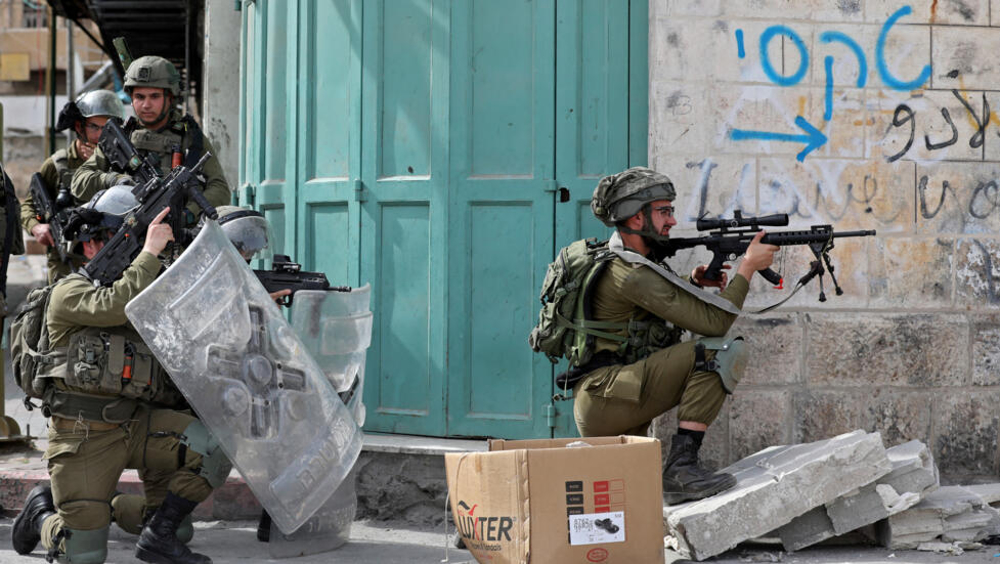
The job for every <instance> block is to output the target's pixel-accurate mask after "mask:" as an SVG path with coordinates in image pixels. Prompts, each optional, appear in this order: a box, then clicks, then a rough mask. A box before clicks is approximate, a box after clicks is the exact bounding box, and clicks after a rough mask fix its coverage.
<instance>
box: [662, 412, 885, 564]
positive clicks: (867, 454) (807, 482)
mask: <svg viewBox="0 0 1000 564" xmlns="http://www.w3.org/2000/svg"><path fill="white" fill-rule="evenodd" d="M891 470H892V465H891V464H890V462H889V458H888V457H887V456H886V452H885V448H884V447H883V446H882V438H881V436H880V435H879V434H878V433H865V432H864V431H855V432H853V433H846V434H843V435H840V436H837V437H834V438H832V439H826V440H823V441H817V442H814V443H806V444H798V445H789V446H779V447H770V448H767V449H764V450H762V451H760V452H758V453H757V454H754V455H752V456H749V457H747V458H744V459H743V460H741V461H739V462H737V463H736V464H733V465H732V466H730V467H728V468H726V469H724V470H723V472H728V473H730V474H733V475H734V476H736V479H737V481H738V482H737V484H736V486H734V487H733V488H732V489H730V490H728V491H725V492H723V493H721V494H718V495H715V496H712V497H709V498H706V499H703V500H699V501H695V502H690V503H684V504H680V505H675V506H667V507H664V508H663V518H664V521H665V522H666V526H667V532H668V534H670V535H671V536H674V537H675V538H676V540H677V542H676V546H677V548H678V553H680V554H681V556H683V557H687V558H694V559H696V560H703V559H705V558H708V557H710V556H714V555H716V554H721V553H723V552H725V551H727V550H729V549H730V548H733V547H734V546H736V545H737V544H739V543H740V542H743V541H745V540H749V539H752V538H755V537H759V536H762V535H765V534H767V533H769V532H770V531H773V530H774V529H777V528H779V527H781V526H782V525H784V524H786V523H788V522H789V521H791V520H792V519H794V518H795V517H798V516H799V515H802V514H804V513H806V512H807V511H809V510H810V509H812V508H814V507H818V506H821V505H823V504H825V503H828V502H831V501H833V500H835V499H837V498H838V497H840V496H842V495H845V494H847V493H849V492H852V491H855V490H857V489H858V488H861V487H862V486H864V485H866V484H870V483H871V482H873V481H875V480H876V479H878V478H881V477H882V476H884V475H886V474H888V473H889V472H890V471H891Z"/></svg>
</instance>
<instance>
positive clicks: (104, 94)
mask: <svg viewBox="0 0 1000 564" xmlns="http://www.w3.org/2000/svg"><path fill="white" fill-rule="evenodd" d="M94 116H107V117H109V118H118V119H119V120H124V119H125V110H124V109H123V108H122V103H121V101H120V100H118V97H117V96H115V94H114V92H111V91H110V90H91V91H90V92H84V93H83V94H80V95H79V96H77V97H76V100H73V101H72V102H67V103H66V105H65V106H63V108H62V110H59V117H58V119H57V120H56V131H65V130H67V129H69V128H71V127H73V126H74V125H75V124H76V122H78V121H83V120H85V119H87V118H89V117H94Z"/></svg>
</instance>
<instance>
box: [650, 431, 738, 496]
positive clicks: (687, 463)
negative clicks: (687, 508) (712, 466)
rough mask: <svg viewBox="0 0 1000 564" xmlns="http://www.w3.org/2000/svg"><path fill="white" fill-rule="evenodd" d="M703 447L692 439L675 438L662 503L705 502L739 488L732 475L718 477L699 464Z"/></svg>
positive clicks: (666, 472)
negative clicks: (734, 487)
mask: <svg viewBox="0 0 1000 564" xmlns="http://www.w3.org/2000/svg"><path fill="white" fill-rule="evenodd" d="M699 446H700V445H698V443H697V442H696V441H695V439H694V437H691V436H689V435H674V438H673V441H671V443H670V455H669V456H668V457H667V466H666V468H664V469H663V500H664V501H665V502H666V504H667V505H676V504H678V503H682V502H685V501H693V500H696V499H702V498H705V497H708V496H710V495H715V494H717V493H720V492H724V491H726V490H728V489H729V488H731V487H733V486H735V485H736V478H735V477H734V476H733V475H732V474H725V473H722V472H719V473H715V472H712V471H711V470H708V469H707V468H705V467H703V466H702V465H701V463H700V462H698V448H699Z"/></svg>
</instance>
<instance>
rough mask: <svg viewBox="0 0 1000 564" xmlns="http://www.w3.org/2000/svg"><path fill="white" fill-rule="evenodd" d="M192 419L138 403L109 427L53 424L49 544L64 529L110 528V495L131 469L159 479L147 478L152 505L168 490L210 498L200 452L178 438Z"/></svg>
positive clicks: (45, 539) (47, 524) (44, 531)
mask: <svg viewBox="0 0 1000 564" xmlns="http://www.w3.org/2000/svg"><path fill="white" fill-rule="evenodd" d="M193 421H195V418H194V417H193V416H191V415H188V414H185V413H181V412H179V411H174V410H171V409H154V408H151V407H148V406H140V407H139V409H137V410H136V412H135V414H134V415H133V417H132V419H131V420H130V421H129V422H127V423H124V424H122V425H120V426H117V427H114V428H111V429H103V427H102V429H103V430H96V427H97V426H96V425H91V424H88V423H87V422H86V421H79V422H76V423H75V425H73V427H72V428H61V429H57V428H56V427H55V425H52V424H50V425H49V435H48V437H49V447H48V449H47V450H46V451H45V458H46V459H47V462H48V469H49V478H50V480H51V483H52V497H53V501H54V502H55V505H56V510H57V514H55V515H53V516H51V517H49V518H48V519H46V520H45V523H44V524H43V526H42V544H43V545H44V546H45V548H46V549H49V550H51V549H52V548H53V546H54V544H56V543H59V542H60V539H61V537H62V535H60V534H59V533H60V531H62V530H63V529H74V530H82V531H88V530H97V529H103V528H106V527H108V525H109V523H110V521H111V498H112V496H113V495H114V493H115V488H116V486H117V485H118V479H119V478H120V477H121V474H122V472H123V471H124V470H125V469H127V468H132V469H136V470H139V471H140V474H143V475H144V478H147V479H148V478H151V477H152V478H155V479H152V480H149V481H148V482H147V481H144V488H145V490H146V491H145V495H146V500H147V504H149V505H151V506H153V507H155V506H159V505H160V503H162V501H163V499H164V497H166V494H167V491H170V492H173V493H174V494H176V495H178V496H180V497H182V498H184V499H188V500H191V501H196V502H200V501H202V500H204V499H205V498H207V497H208V496H209V494H210V493H211V492H212V487H211V486H210V485H209V483H208V481H207V480H206V479H205V478H203V477H201V476H200V475H198V470H199V469H200V468H201V463H202V456H201V455H200V454H198V453H197V452H194V451H193V450H191V449H187V448H181V446H182V445H181V442H180V439H179V438H178V437H179V436H180V435H181V434H182V433H183V432H184V430H185V429H187V427H188V425H190V424H191V423H192V422H193ZM150 473H151V474H150ZM167 477H169V480H168V479H166V478H167ZM147 484H148V485H147ZM164 484H165V485H166V487H163V486H164ZM59 549H60V552H62V551H63V548H62V547H61V546H60V547H59Z"/></svg>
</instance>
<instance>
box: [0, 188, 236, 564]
mask: <svg viewBox="0 0 1000 564" xmlns="http://www.w3.org/2000/svg"><path fill="white" fill-rule="evenodd" d="M129 196H131V192H129V191H128V190H127V189H124V188H113V189H111V190H108V191H107V192H105V193H101V194H98V195H97V196H96V197H95V198H94V200H93V201H92V202H90V203H88V204H87V205H86V206H84V207H82V208H81V209H80V210H78V212H75V213H79V214H80V215H81V217H82V218H84V220H85V221H84V224H83V226H82V227H80V228H79V231H78V234H77V235H76V239H77V240H79V241H81V242H82V247H83V248H82V251H83V254H84V256H86V257H87V259H88V260H89V259H91V258H93V257H94V255H96V254H97V252H98V251H100V249H101V248H102V247H103V245H104V243H105V242H106V241H107V240H108V239H109V238H110V236H111V235H112V234H113V233H114V231H115V230H116V229H117V228H118V227H119V226H120V225H121V223H122V221H123V219H124V215H125V212H126V211H127V210H128V209H129V207H130V206H131V205H133V204H132V203H131V202H129V201H128V197H129ZM132 202H134V200H132ZM168 211H169V210H164V211H163V213H161V214H160V215H159V216H158V217H157V218H156V219H155V220H154V221H153V222H152V223H151V224H150V226H149V229H148V230H147V233H146V240H145V243H144V246H143V250H142V252H141V253H140V254H139V255H138V256H137V257H136V258H135V260H133V261H132V264H131V265H130V266H129V267H128V268H127V269H126V270H125V271H124V272H123V274H122V276H121V277H120V278H119V279H118V280H116V281H115V282H114V283H113V284H112V285H111V286H110V287H103V286H94V284H93V283H92V282H91V281H90V280H89V279H87V278H86V277H85V276H83V275H82V274H73V275H70V276H68V277H66V278H64V279H62V280H60V281H59V282H57V283H56V284H55V285H54V286H53V287H52V289H51V294H50V295H49V298H48V307H47V309H46V313H45V330H46V331H47V337H48V342H49V343H50V346H49V347H48V348H47V349H46V351H45V356H46V357H47V358H48V359H50V361H46V362H42V363H40V368H39V369H38V371H37V373H36V374H35V376H34V379H35V381H37V380H39V379H41V380H43V381H44V382H46V383H45V384H44V385H43V389H44V392H43V394H42V397H43V399H42V401H43V407H42V409H43V413H45V414H46V415H48V416H51V422H50V425H49V436H48V438H49V446H48V449H47V450H46V453H45V458H46V459H47V460H48V469H49V476H50V479H51V484H52V486H51V491H50V490H49V489H48V488H47V487H44V486H39V487H37V488H35V489H34V490H32V491H31V492H30V493H29V495H28V499H27V501H26V502H25V505H24V509H23V510H22V512H21V513H20V514H19V515H18V516H17V518H16V519H15V521H14V526H13V530H12V533H11V540H12V542H13V545H14V549H15V550H16V551H17V552H18V553H19V554H27V553H29V552H31V551H32V550H33V549H34V548H35V546H36V545H37V544H38V542H39V541H41V542H42V544H43V546H45V548H46V549H48V550H49V555H50V556H52V557H55V558H58V559H59V561H60V562H72V563H81V562H83V563H101V562H104V559H105V557H106V555H107V539H108V525H109V523H110V520H111V504H110V502H111V499H112V496H113V495H114V492H115V486H116V485H117V484H118V480H119V477H120V475H121V473H122V471H123V470H124V469H125V468H136V469H140V470H142V469H151V470H156V471H159V472H168V473H170V474H171V478H170V481H169V485H168V487H167V488H166V489H165V491H163V492H156V491H150V490H149V489H147V491H146V495H147V497H150V498H152V497H153V496H156V495H160V496H161V497H160V498H159V499H154V500H151V501H153V502H154V503H155V506H156V507H157V509H156V511H155V513H154V514H153V516H152V517H151V518H150V519H149V522H148V523H146V525H145V527H144V528H143V530H142V533H141V535H140V537H139V540H138V542H137V544H136V556H137V557H138V558H139V559H141V560H144V561H146V562H161V563H184V564H206V563H210V562H211V559H209V558H208V557H207V556H204V555H201V554H196V553H193V552H191V550H190V549H188V548H187V547H186V546H184V544H183V543H182V542H181V541H180V540H178V538H177V536H176V531H177V528H178V527H179V526H180V524H181V522H182V521H183V520H184V519H185V517H187V516H188V515H190V513H191V512H192V511H193V510H194V508H195V506H196V505H197V504H198V503H199V502H201V501H202V500H204V499H205V498H207V497H208V495H209V494H210V493H211V491H212V489H213V488H215V487H218V486H219V485H221V484H222V483H223V482H224V481H225V479H226V477H227V476H228V475H229V470H230V469H231V465H230V463H229V461H228V459H226V457H225V455H224V454H223V453H222V450H221V449H220V448H219V447H218V444H217V443H216V441H215V440H214V438H213V437H212V436H211V434H210V433H209V432H208V430H207V429H206V428H205V426H204V425H203V424H202V423H201V422H200V421H198V420H197V419H196V418H195V417H193V416H191V415H189V414H186V413H182V412H179V411H176V410H173V409H169V408H166V407H164V406H170V405H173V404H175V403H176V402H177V401H178V397H179V393H178V392H177V390H176V388H174V387H173V385H172V384H171V383H170V380H169V378H168V377H167V374H166V371H165V370H163V368H162V367H161V366H160V365H159V364H158V363H157V361H156V359H155V357H154V356H153V355H152V354H151V352H150V350H149V349H148V348H147V347H146V346H145V344H143V342H142V340H141V338H140V337H139V335H138V334H137V333H135V331H134V330H132V329H131V328H130V326H129V325H128V319H127V318H126V316H125V305H126V304H127V303H128V301H129V300H130V299H132V298H133V297H134V296H136V295H137V294H138V293H139V292H141V291H142V290H143V289H145V288H146V287H147V286H149V285H150V284H151V283H152V282H153V280H154V278H155V277H156V275H157V274H158V273H159V271H160V268H161V264H160V260H159V259H158V258H157V256H158V255H159V254H160V253H161V252H162V251H163V249H164V247H165V246H166V245H167V243H168V242H169V241H172V240H173V233H172V231H171V229H170V226H169V225H167V224H162V223H160V222H161V221H162V220H163V218H164V217H165V216H166V214H167V213H168ZM33 387H34V388H36V389H37V388H38V387H39V386H37V385H35V384H34V383H33Z"/></svg>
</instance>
